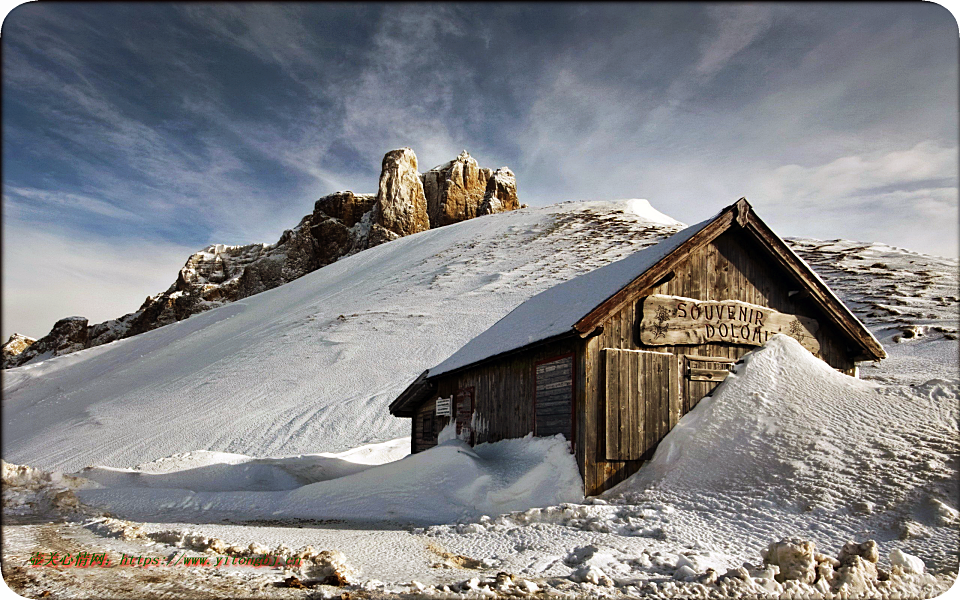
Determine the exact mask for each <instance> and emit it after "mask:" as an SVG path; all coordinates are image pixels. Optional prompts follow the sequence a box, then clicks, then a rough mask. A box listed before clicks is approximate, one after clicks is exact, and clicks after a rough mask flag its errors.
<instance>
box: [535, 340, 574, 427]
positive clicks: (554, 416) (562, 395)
mask: <svg viewBox="0 0 960 600" xmlns="http://www.w3.org/2000/svg"><path fill="white" fill-rule="evenodd" d="M535 375H536V380H535V382H536V396H535V402H534V404H535V407H536V409H535V410H536V414H535V420H534V429H535V431H536V435H538V436H548V435H556V434H558V433H562V434H563V437H565V438H567V440H570V441H573V355H572V354H571V355H568V356H564V357H561V358H557V359H553V360H548V361H544V362H541V363H538V364H537V366H536V370H535Z"/></svg>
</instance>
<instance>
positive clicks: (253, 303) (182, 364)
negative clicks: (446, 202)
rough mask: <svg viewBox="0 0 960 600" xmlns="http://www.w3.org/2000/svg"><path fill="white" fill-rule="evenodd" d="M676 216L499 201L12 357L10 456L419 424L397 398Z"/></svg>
mask: <svg viewBox="0 0 960 600" xmlns="http://www.w3.org/2000/svg"><path fill="white" fill-rule="evenodd" d="M680 228H681V226H680V224H678V223H677V222H675V221H673V220H672V219H669V218H668V217H665V216H664V215H662V214H661V213H659V212H657V211H655V210H653V209H652V208H651V207H650V205H649V204H648V203H647V202H646V201H638V200H627V201H620V202H616V203H611V202H585V203H564V204H559V205H554V206H550V207H545V208H538V209H524V210H519V211H514V212H510V213H503V214H497V215H491V216H486V217H482V218H478V219H474V220H470V221H466V222H462V223H458V224H456V225H451V226H448V227H443V228H440V229H435V230H431V231H426V232H423V233H420V234H417V235H413V236H409V237H406V238H402V239H399V240H395V241H393V242H391V243H389V244H385V245H383V246H380V247H376V248H373V249H371V250H367V251H364V252H362V253H360V254H356V255H354V256H350V257H348V258H345V259H343V260H340V261H338V262H336V263H334V264H332V265H328V266H326V267H324V268H322V269H320V270H318V271H315V272H313V273H310V274H308V275H306V276H304V277H302V278H300V279H298V280H296V281H293V282H291V283H289V284H286V285H284V286H281V287H279V288H276V289H273V290H269V291H267V292H264V293H261V294H258V295H256V296H252V297H250V298H245V299H243V300H241V301H238V302H235V303H233V304H230V305H227V306H224V307H221V308H217V309H214V310H211V311H209V312H206V313H202V314H199V315H194V316H192V317H190V318H189V319H186V320H185V321H182V322H178V323H175V324H171V325H168V326H166V327H162V328H160V329H157V330H154V331H151V332H148V333H145V334H142V335H139V336H135V337H133V338H128V339H125V340H120V341H117V342H113V343H111V344H107V345H104V346H99V347H96V348H91V349H88V350H84V351H81V352H77V353H75V354H70V355H67V356H63V357H59V358H55V359H51V360H47V361H44V362H42V363H37V364H30V365H25V366H24V367H20V368H17V369H12V370H8V371H5V372H4V373H3V386H4V387H3V392H4V411H3V418H4V422H3V434H4V435H3V455H4V458H5V459H6V460H8V461H10V462H15V463H25V464H29V465H32V466H37V467H45V468H57V469H63V470H77V469H80V468H82V467H84V466H86V465H90V464H97V465H107V466H113V467H128V466H132V465H135V464H140V463H145V462H149V461H152V460H155V459H157V458H160V457H165V456H169V455H172V454H177V453H182V452H187V451H193V450H209V451H217V452H228V453H237V454H245V455H251V456H259V457H264V456H275V455H292V454H305V453H317V452H337V451H343V450H346V449H349V448H353V447H356V446H359V445H362V444H366V443H370V442H377V441H384V440H389V439H392V438H396V437H401V436H404V435H407V434H408V429H407V423H408V422H407V421H404V420H400V419H396V418H394V417H392V416H390V414H389V413H388V411H387V405H388V404H389V402H390V401H391V400H392V399H393V398H394V397H396V395H397V394H398V393H399V392H400V391H402V390H403V388H404V387H405V386H406V385H407V384H408V383H409V382H410V381H412V380H413V379H414V378H415V377H416V376H417V375H418V374H419V373H421V372H422V371H423V370H424V369H426V368H428V367H432V366H434V365H437V364H439V363H440V362H441V361H443V360H444V359H445V358H447V357H448V356H449V355H450V354H452V353H453V352H454V351H455V350H457V349H458V348H459V347H460V346H462V345H463V344H465V343H466V342H467V341H468V340H470V339H471V338H472V337H474V336H476V335H477V334H479V333H480V332H482V331H483V330H485V329H486V328H487V327H489V326H490V325H492V324H493V323H494V322H496V321H497V320H498V319H500V318H501V317H502V316H503V315H505V314H506V313H508V312H509V311H510V310H511V309H513V308H514V307H515V306H517V305H518V304H520V303H521V302H522V301H523V300H525V299H527V298H529V297H530V296H532V295H534V294H536V293H537V292H540V291H542V290H544V289H546V288H548V287H550V286H552V285H554V284H556V283H558V282H560V281H564V280H566V279H569V278H571V277H573V276H575V275H578V274H581V273H583V272H586V271H589V270H592V269H594V268H596V267H599V266H601V265H604V264H606V263H609V262H612V261H614V260H617V259H620V258H623V257H625V256H627V255H628V254H630V253H632V252H634V251H636V250H637V249H639V248H641V247H645V246H648V245H650V244H652V243H654V242H656V241H658V240H660V239H662V238H663V237H665V236H667V235H670V234H672V233H675V232H676V231H678V230H679V229H680Z"/></svg>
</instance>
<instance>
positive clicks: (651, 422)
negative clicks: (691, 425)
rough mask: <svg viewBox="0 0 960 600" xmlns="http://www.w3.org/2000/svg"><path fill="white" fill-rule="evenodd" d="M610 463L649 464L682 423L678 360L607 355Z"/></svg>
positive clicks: (645, 354)
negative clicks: (655, 451)
mask: <svg viewBox="0 0 960 600" xmlns="http://www.w3.org/2000/svg"><path fill="white" fill-rule="evenodd" d="M602 365H603V369H604V375H603V381H604V385H605V388H604V397H605V404H606V408H605V411H604V418H605V420H606V424H605V428H604V429H605V434H606V435H605V446H606V458H607V460H640V459H648V458H649V454H651V453H652V451H653V449H654V448H655V447H656V445H657V443H658V442H659V441H660V440H661V439H663V436H665V435H667V432H669V431H670V429H671V428H672V427H673V426H674V425H676V424H677V421H678V420H679V418H680V399H679V391H678V384H679V381H678V379H679V377H678V368H679V365H678V362H677V357H676V356H675V355H673V354H666V353H662V352H644V351H635V350H617V349H613V348H604V350H603V362H602Z"/></svg>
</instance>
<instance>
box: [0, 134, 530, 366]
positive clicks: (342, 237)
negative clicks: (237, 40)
mask: <svg viewBox="0 0 960 600" xmlns="http://www.w3.org/2000/svg"><path fill="white" fill-rule="evenodd" d="M430 174H435V175H430ZM427 175H430V177H426V176H425V178H424V179H422V178H421V175H420V174H419V173H418V172H417V155H416V154H414V152H413V150H411V149H410V148H400V149H399V150H392V151H390V152H388V153H387V154H386V156H384V157H383V168H382V171H381V173H380V185H379V189H378V191H377V193H376V194H354V193H353V192H349V191H346V192H336V193H334V194H330V195H328V196H324V197H323V198H320V199H319V200H317V201H316V203H315V204H314V207H313V212H312V213H311V214H309V215H307V216H305V217H303V219H301V220H300V223H299V224H298V225H297V226H296V227H294V228H293V229H288V230H286V231H284V232H283V234H282V235H281V236H280V239H279V240H277V243H275V244H248V245H246V246H227V245H224V244H215V245H212V246H207V247H206V248H204V249H203V250H201V251H199V252H197V253H195V254H193V255H191V256H190V258H188V259H187V262H186V264H184V266H183V268H182V269H180V273H179V274H178V275H177V280H176V281H175V282H174V284H173V285H171V286H170V288H169V289H167V290H166V291H165V292H162V293H160V294H157V295H156V296H150V297H148V298H147V299H146V300H145V301H144V303H143V304H142V305H141V306H140V308H139V309H138V310H137V311H136V312H133V313H130V314H127V315H124V316H122V317H120V318H118V319H113V320H111V321H105V322H103V323H98V324H96V325H91V326H88V325H87V320H86V319H84V318H82V317H71V318H69V319H63V320H61V321H58V322H57V324H56V325H55V326H54V328H53V331H51V332H50V333H49V334H47V335H46V336H44V337H42V338H40V339H39V340H37V341H36V343H33V342H32V340H31V343H33V345H30V344H27V343H26V342H17V344H25V345H24V347H23V348H20V349H19V350H16V351H14V350H15V348H16V347H19V346H18V345H16V344H15V345H11V342H13V341H14V339H13V337H11V339H10V341H8V342H7V344H6V345H4V347H3V368H7V367H16V366H19V365H22V364H24V363H26V362H28V361H30V360H32V359H34V358H37V357H39V356H41V355H43V356H44V357H50V356H59V355H60V354H67V353H69V352H74V351H76V350H82V349H83V348H89V347H92V346H99V345H100V344H106V343H108V342H112V341H114V340H118V339H122V338H126V337H129V336H131V335H136V334H139V333H143V332H146V331H150V330H152V329H156V328H157V327H161V326H163V325H167V324H170V323H175V322H177V321H180V320H182V319H186V318H187V317H189V316H190V315H193V314H196V313H199V312H203V311H205V310H209V309H211V308H215V307H217V306H220V305H222V304H225V303H228V302H233V301H235V300H239V299H241V298H246V297H248V296H252V295H254V294H258V293H260V292H263V291H265V290H269V289H272V288H275V287H277V286H280V285H283V284H284V283H287V282H289V281H293V280H294V279H297V278H299V277H302V276H304V275H306V274H307V273H310V272H311V271H315V270H317V269H319V268H320V267H323V266H325V265H328V264H330V263H332V262H334V261H336V260H337V259H339V258H341V257H343V256H346V255H348V254H353V253H355V252H359V251H361V250H364V249H366V248H372V247H373V246H376V245H379V244H382V243H384V242H389V241H390V240H393V239H396V238H399V237H403V236H405V235H410V234H412V233H417V232H420V231H426V230H427V229H430V228H431V227H439V226H441V225H447V224H449V223H456V222H458V221H462V220H464V219H470V218H473V217H475V216H477V214H489V213H492V212H501V211H503V210H513V209H514V208H517V207H518V203H517V192H516V189H517V185H516V180H515V179H514V178H513V173H511V172H510V169H507V168H506V167H504V168H501V169H498V170H497V171H496V172H495V173H494V172H492V171H491V170H490V169H481V168H479V166H478V165H477V161H475V160H474V159H473V158H471V157H470V155H469V154H467V153H466V152H463V153H462V154H460V156H458V157H457V158H456V159H454V160H452V161H450V162H449V163H447V164H445V165H442V166H440V167H437V168H435V169H432V170H431V171H430V172H429V173H428V174H427ZM424 181H431V182H434V183H431V184H430V185H432V186H433V187H432V188H431V190H433V192H432V193H434V196H433V198H434V200H433V202H434V204H435V205H436V206H437V207H439V208H438V213H437V219H433V218H431V217H430V215H429V214H428V206H429V205H430V204H429V203H430V201H428V198H427V196H426V195H425V194H424ZM486 197H489V198H490V202H488V204H489V207H488V208H487V209H485V210H486V211H487V212H483V213H480V212H479V209H480V206H481V204H483V202H484V199H485V198H486ZM81 323H82V324H81ZM20 337H21V338H23V336H20ZM23 340H29V338H23ZM8 346H10V350H9V352H8V349H7V347H8ZM27 346H29V347H27Z"/></svg>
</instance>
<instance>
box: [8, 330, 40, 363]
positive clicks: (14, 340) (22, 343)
mask: <svg viewBox="0 0 960 600" xmlns="http://www.w3.org/2000/svg"><path fill="white" fill-rule="evenodd" d="M36 341H37V340H35V339H33V338H32V337H27V336H25V335H21V334H19V333H14V334H13V335H11V336H10V339H8V340H7V341H6V343H4V344H3V348H2V350H0V352H2V355H3V365H4V366H6V364H7V362H8V361H10V360H11V359H12V358H13V357H14V356H17V355H19V354H20V353H21V352H23V351H24V350H26V349H27V348H29V347H30V345H31V344H33V343H34V342H36Z"/></svg>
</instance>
